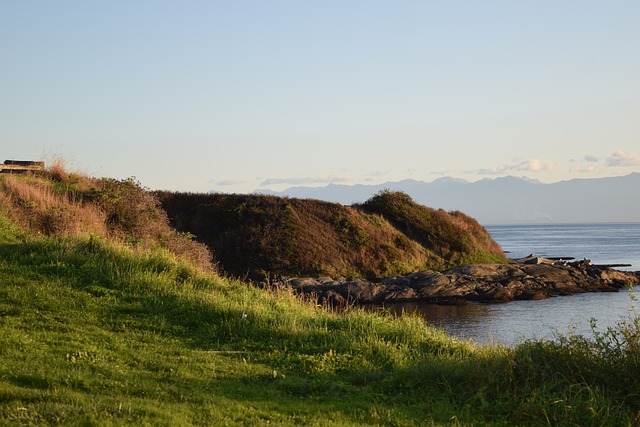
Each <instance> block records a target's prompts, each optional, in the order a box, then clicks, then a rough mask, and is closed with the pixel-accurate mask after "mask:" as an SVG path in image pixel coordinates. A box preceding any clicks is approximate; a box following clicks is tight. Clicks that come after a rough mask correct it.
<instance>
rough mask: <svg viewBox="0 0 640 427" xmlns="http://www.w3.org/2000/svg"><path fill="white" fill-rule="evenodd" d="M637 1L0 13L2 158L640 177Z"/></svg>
mask: <svg viewBox="0 0 640 427" xmlns="http://www.w3.org/2000/svg"><path fill="white" fill-rule="evenodd" d="M638 22H640V1H637V0H631V1H621V0H611V1H591V0H580V1H575V0H564V1H555V0H554V1H546V0H536V1H527V0H522V1H512V0H504V1H496V0H485V1H475V0H473V1H471V0H467V1H465V0H457V1H456V0H452V1H429V0H421V1H410V0H405V1H402V0H400V1H377V0H366V1H356V0H353V1H351V0H340V1H333V0H322V1H311V0H309V1H297V0H296V1H287V0H269V1H264V0H261V1H245V0H233V1H231V0H229V1H214V0H208V1H190V0H182V1H163V0H153V1H145V0H137V1H121V0H115V1H114V0H110V1H101V2H98V1H84V0H82V1H68V0H57V1H55V2H53V1H37V0H30V1H11V0H0V53H1V55H2V56H1V60H0V64H1V66H0V157H2V159H0V161H3V160H5V159H18V160H40V159H44V160H47V161H50V160H53V159H56V158H61V159H63V160H64V161H65V163H66V164H67V167H68V168H69V169H71V170H78V171H82V172H85V173H88V174H90V175H94V176H100V177H103V176H104V177H113V178H117V179H125V178H130V177H135V178H136V179H137V180H138V181H139V182H140V183H141V184H142V185H144V186H145V187H148V188H151V189H158V190H160V189H163V190H174V191H190V192H206V191H210V190H215V191H220V192H252V191H255V190H260V189H273V190H282V189H284V188H287V187H291V186H299V185H305V186H320V185H327V184H329V183H336V184H358V183H366V184H376V183H382V182H387V181H399V180H403V179H416V180H422V181H433V180H435V179H437V178H440V177H443V176H451V177H454V178H460V179H465V180H468V181H477V180H480V179H484V178H496V177H500V176H506V175H514V176H522V177H528V178H532V179H537V180H540V181H542V182H557V181H561V180H567V179H573V178H596V177H604V176H619V175H626V174H628V173H631V172H638V171H640V45H639V43H640V25H638Z"/></svg>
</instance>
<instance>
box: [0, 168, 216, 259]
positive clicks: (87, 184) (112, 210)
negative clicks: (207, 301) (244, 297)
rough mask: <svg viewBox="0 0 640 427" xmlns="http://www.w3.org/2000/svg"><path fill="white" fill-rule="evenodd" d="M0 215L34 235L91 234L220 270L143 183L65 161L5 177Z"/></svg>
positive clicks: (0, 185)
mask: <svg viewBox="0 0 640 427" xmlns="http://www.w3.org/2000/svg"><path fill="white" fill-rule="evenodd" d="M0 214H2V215H4V216H6V217H7V218H9V219H11V220H12V221H13V222H15V223H16V224H18V225H19V226H21V227H22V228H23V229H24V230H25V231H26V232H27V233H30V234H33V235H46V236H74V235H81V234H85V235H86V234H92V235H98V236H103V237H109V238H111V239H116V240H118V241H121V242H123V243H125V244H128V245H131V246H133V247H138V248H141V249H148V248H150V247H151V246H158V247H162V248H165V249H167V250H169V251H170V252H172V253H174V254H175V255H176V256H179V257H182V258H185V259H188V260H190V261H191V262H192V263H194V264H196V265H198V266H199V267H201V268H204V269H207V270H209V271H214V270H215V267H214V265H213V264H212V256H211V252H210V251H209V249H208V248H207V247H206V246H205V245H203V244H200V243H198V242H195V241H193V240H191V239H190V238H189V237H188V236H185V235H183V234H180V233H178V232H177V231H175V230H174V229H173V228H172V227H171V226H170V225H169V220H168V218H167V215H166V213H165V212H164V211H163V210H162V209H161V208H160V206H159V201H158V200H157V198H156V197H155V196H154V195H153V194H151V193H150V192H148V191H146V190H144V189H143V188H142V187H140V185H139V184H138V183H136V182H134V181H132V180H122V181H120V180H114V179H96V178H91V177H88V176H86V175H84V174H80V173H69V172H67V171H66V169H65V167H64V162H62V161H59V162H57V163H53V164H51V166H49V168H48V169H47V170H46V172H45V173H44V174H20V175H10V174H7V175H0Z"/></svg>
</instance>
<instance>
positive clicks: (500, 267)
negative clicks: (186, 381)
mask: <svg viewBox="0 0 640 427" xmlns="http://www.w3.org/2000/svg"><path fill="white" fill-rule="evenodd" d="M639 283H640V272H629V271H620V270H615V269H613V268H611V265H592V264H591V263H590V262H589V261H588V260H581V261H576V262H567V261H565V260H556V259H548V258H539V257H527V258H524V259H519V260H517V262H513V263H510V264H470V265H463V266H459V267H455V268H452V269H449V270H446V271H443V272H437V271H432V270H423V271H418V272H414V273H410V274H406V275H402V276H392V277H387V278H384V279H381V280H379V281H369V280H364V279H346V278H343V277H339V278H333V277H329V276H323V277H318V278H311V277H291V278H286V277H281V278H277V279H275V280H272V281H269V282H268V283H267V282H261V283H260V284H259V286H262V287H266V286H277V287H278V286H284V287H288V288H291V289H293V290H294V291H295V292H296V293H299V294H302V295H306V296H308V297H310V298H312V299H316V300H317V301H318V302H319V303H321V304H329V305H331V306H344V305H348V304H381V303H389V304H393V303H403V302H422V303H428V304H443V305H451V304H464V303H467V302H480V303H489V304H490V303H505V302H510V301H517V300H541V299H546V298H550V297H553V296H558V295H574V294H578V293H585V292H617V291H618V290H620V289H622V288H625V287H628V286H635V285H638V284H639Z"/></svg>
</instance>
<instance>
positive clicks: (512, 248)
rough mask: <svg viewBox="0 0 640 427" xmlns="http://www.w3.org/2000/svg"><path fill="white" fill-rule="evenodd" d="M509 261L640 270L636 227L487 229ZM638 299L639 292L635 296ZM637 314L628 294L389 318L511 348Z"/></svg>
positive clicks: (398, 308)
mask: <svg viewBox="0 0 640 427" xmlns="http://www.w3.org/2000/svg"><path fill="white" fill-rule="evenodd" d="M486 228H487V230H488V231H489V233H491V236H492V237H493V238H494V240H495V241H496V242H498V243H499V244H500V245H501V246H502V249H503V250H504V251H506V252H508V254H507V255H508V256H510V257H511V258H518V257H524V256H527V255H529V254H534V255H537V256H548V257H574V258H576V259H583V258H587V259H590V260H592V261H593V263H594V264H632V266H631V267H627V268H620V269H621V270H633V271H637V270H640V223H632V224H562V225H494V226H487V227H486ZM634 292H635V293H636V295H638V297H639V298H640V287H636V289H635V290H634ZM632 306H633V307H634V308H635V310H636V313H638V314H640V302H638V301H635V302H633V301H632V298H631V295H630V293H629V291H628V290H622V291H620V292H616V293H586V294H579V295H572V296H566V297H555V298H550V299H546V300H541V301H513V302H509V303H505V304H474V303H470V304H464V305H459V306H438V305H432V304H415V303H407V304H395V305H393V306H389V307H387V308H389V309H390V310H391V311H392V312H397V313H400V312H403V311H404V312H418V313H420V314H421V315H422V316H424V317H425V319H426V320H427V322H428V323H430V324H433V325H435V326H438V327H440V328H442V329H444V330H445V331H447V332H448V333H449V334H450V335H453V336H457V337H459V338H463V339H472V340H474V341H476V342H479V343H490V342H500V343H505V344H513V343H516V342H518V341H521V340H524V339H529V338H549V339H554V338H555V337H556V336H557V334H563V335H566V334H569V333H576V334H581V335H585V336H590V335H591V327H590V320H591V319H595V320H596V324H597V329H598V330H599V331H605V330H606V329H607V327H612V326H615V325H616V323H618V322H620V321H622V320H624V319H625V318H628V317H629V316H630V315H631V310H632Z"/></svg>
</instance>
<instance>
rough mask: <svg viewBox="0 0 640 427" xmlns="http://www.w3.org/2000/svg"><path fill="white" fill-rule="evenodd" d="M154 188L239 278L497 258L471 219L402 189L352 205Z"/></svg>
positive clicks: (401, 269)
mask: <svg viewBox="0 0 640 427" xmlns="http://www.w3.org/2000/svg"><path fill="white" fill-rule="evenodd" d="M157 195H158V197H159V198H160V200H161V201H162V206H163V207H164V209H165V210H166V211H167V212H168V214H169V217H170V218H171V222H172V224H173V225H174V226H175V227H176V228H177V229H178V230H180V231H183V232H189V233H192V234H194V235H196V236H197V238H198V240H199V241H201V242H203V243H205V244H207V245H208V246H209V248H211V250H212V251H213V252H214V254H215V257H216V259H217V260H218V261H219V262H220V264H221V266H222V268H223V269H224V270H225V271H226V272H227V273H230V274H232V275H235V276H240V277H244V276H249V277H251V278H254V279H261V278H264V276H265V275H270V274H275V275H286V276H298V275H305V276H318V275H332V276H347V277H349V276H354V277H365V278H369V279H376V278H381V277H386V276H392V275H398V274H405V273H409V272H413V271H418V270H424V269H438V270H441V269H444V268H446V267H448V266H451V265H457V264H456V263H462V262H466V261H472V262H489V261H493V262H495V261H503V260H504V255H503V254H502V251H501V250H500V248H499V246H498V245H497V244H495V242H493V240H491V237H490V236H489V235H488V233H487V232H486V230H484V228H482V227H481V226H480V225H479V224H478V223H477V222H476V221H475V220H472V219H471V218H469V217H467V216H466V215H464V214H462V213H459V212H456V213H451V214H449V213H446V212H444V211H435V210H433V209H429V208H426V207H424V206H420V205H417V204H415V203H414V202H413V201H412V200H411V198H410V197H409V196H407V195H406V194H403V193H391V192H387V193H382V194H380V195H378V196H376V197H374V198H373V199H371V200H370V201H369V202H367V203H366V204H365V205H364V206H355V207H348V206H342V205H340V204H337V203H329V202H323V201H319V200H309V199H290V198H282V197H275V196H262V195H238V194H184V193H182V194H181V193H170V192H159V193H157Z"/></svg>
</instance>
